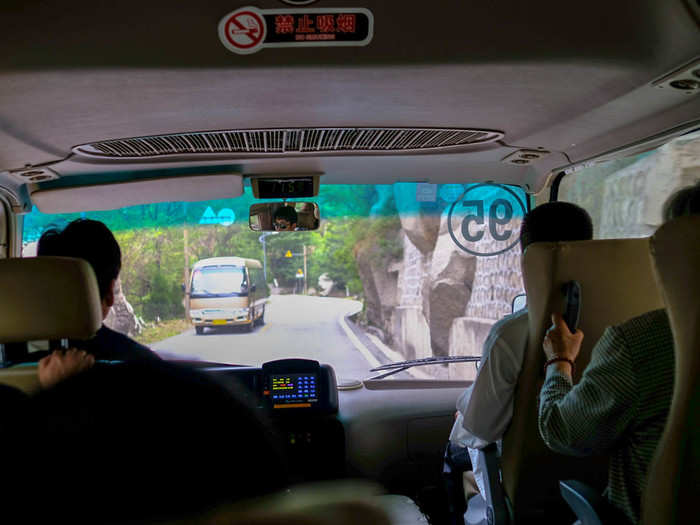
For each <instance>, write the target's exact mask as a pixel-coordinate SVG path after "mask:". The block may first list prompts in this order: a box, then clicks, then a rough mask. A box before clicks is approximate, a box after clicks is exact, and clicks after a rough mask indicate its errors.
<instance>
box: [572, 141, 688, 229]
mask: <svg viewBox="0 0 700 525" xmlns="http://www.w3.org/2000/svg"><path fill="white" fill-rule="evenodd" d="M698 179H700V132H695V133H691V134H688V135H684V136H682V137H678V138H676V139H674V140H672V141H671V142H669V143H668V144H665V145H663V146H661V147H659V148H656V149H654V150H652V151H648V152H645V153H642V154H639V155H635V156H633V157H627V158H623V159H616V160H611V161H605V162H601V163H599V164H596V165H594V166H591V167H589V168H585V169H583V170H581V171H578V172H576V173H573V174H570V175H567V176H565V177H564V178H563V179H562V181H561V186H560V188H559V200H562V201H568V202H573V203H575V204H578V205H579V206H581V207H583V208H585V209H586V210H587V211H588V213H590V214H591V218H592V219H593V227H594V238H596V239H616V238H617V239H619V238H628V237H647V236H649V235H651V234H652V233H654V231H655V230H656V228H658V227H659V225H660V224H661V222H662V210H663V206H664V203H665V202H666V199H668V197H669V196H670V195H672V194H673V193H674V192H676V191H677V190H678V189H680V188H683V187H686V186H690V185H692V184H694V183H695V182H697V181H698Z"/></svg>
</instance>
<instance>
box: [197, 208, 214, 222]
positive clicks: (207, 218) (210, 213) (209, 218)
mask: <svg viewBox="0 0 700 525" xmlns="http://www.w3.org/2000/svg"><path fill="white" fill-rule="evenodd" d="M218 222H219V220H218V218H217V216H216V213H214V210H212V208H211V206H207V209H206V210H204V213H203V214H202V218H201V219H199V224H218Z"/></svg>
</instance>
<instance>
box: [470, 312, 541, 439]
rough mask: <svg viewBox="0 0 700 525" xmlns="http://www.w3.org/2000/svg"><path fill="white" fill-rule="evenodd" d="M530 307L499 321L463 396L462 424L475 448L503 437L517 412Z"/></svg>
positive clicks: (488, 339)
mask: <svg viewBox="0 0 700 525" xmlns="http://www.w3.org/2000/svg"><path fill="white" fill-rule="evenodd" d="M527 333H528V332H527V310H521V311H520V312H517V313H516V314H514V315H511V316H508V317H507V318H505V319H503V320H501V321H499V322H498V323H496V324H495V325H494V326H493V328H492V329H491V332H490V333H489V335H488V337H487V338H486V342H485V343H484V353H483V355H484V359H483V360H482V364H481V366H480V367H479V372H478V374H477V376H476V380H475V381H474V384H473V385H472V386H471V387H470V388H469V389H468V391H469V394H467V392H466V391H465V393H464V394H462V396H460V398H459V400H458V403H457V408H458V410H459V411H460V412H461V414H462V415H463V421H462V426H463V427H464V429H465V430H466V431H467V432H468V433H469V434H471V436H472V437H473V438H474V439H472V441H473V443H474V444H469V443H465V444H466V445H467V446H469V447H472V448H483V447H484V446H486V445H487V444H488V443H493V442H495V441H498V440H499V439H501V437H503V433H504V432H505V430H506V428H507V427H508V424H509V423H510V420H511V418H512V416H513V393H514V390H515V385H516V383H517V381H518V376H519V375H520V369H521V368H522V362H523V357H524V355H525V346H526V344H527Z"/></svg>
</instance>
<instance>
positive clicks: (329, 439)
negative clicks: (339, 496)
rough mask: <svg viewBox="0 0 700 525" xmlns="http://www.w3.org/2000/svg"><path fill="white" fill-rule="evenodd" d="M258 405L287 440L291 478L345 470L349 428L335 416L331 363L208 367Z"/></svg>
mask: <svg viewBox="0 0 700 525" xmlns="http://www.w3.org/2000/svg"><path fill="white" fill-rule="evenodd" d="M204 371H206V372H207V373H209V374H211V375H213V376H214V377H216V378H217V380H218V381H220V382H223V383H224V384H226V386H228V387H229V388H233V389H234V390H235V391H236V393H237V394H239V395H240V396H242V397H243V398H244V400H245V401H247V402H248V404H249V405H252V406H254V407H255V408H256V409H258V410H260V411H261V412H262V413H263V415H264V418H265V419H267V420H268V422H269V423H270V424H271V427H272V428H273V429H274V431H275V432H276V433H277V438H278V441H279V442H281V443H282V444H283V446H284V449H285V452H286V457H287V461H288V467H289V471H290V475H291V478H292V481H293V482H306V481H316V480H324V479H337V478H340V477H343V476H344V473H345V433H344V431H343V425H342V424H341V423H340V421H339V420H338V418H337V414H338V389H337V384H336V377H335V372H334V371H333V368H332V367H331V366H330V365H325V364H323V365H322V364H319V363H318V361H313V360H308V359H282V360H278V361H270V362H267V363H264V364H263V365H262V367H230V366H214V367H207V368H205V369H204Z"/></svg>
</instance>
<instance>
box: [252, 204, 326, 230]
mask: <svg viewBox="0 0 700 525" xmlns="http://www.w3.org/2000/svg"><path fill="white" fill-rule="evenodd" d="M320 222H321V213H320V210H319V208H318V205H317V204H316V203H314V202H261V203H257V204H253V205H252V206H251V207H250V216H249V219H248V224H249V225H250V229H251V230H253V231H256V232H284V231H307V230H308V231H311V230H317V229H318V225H319V223H320Z"/></svg>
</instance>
